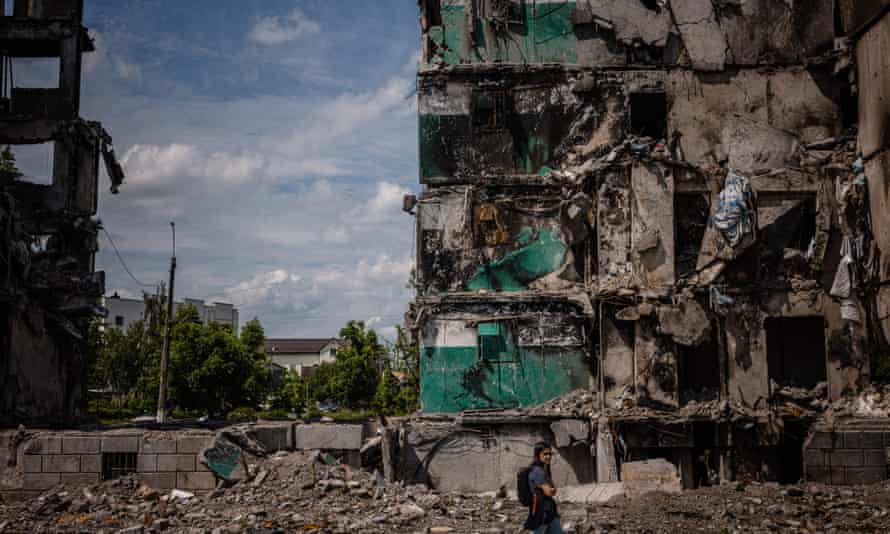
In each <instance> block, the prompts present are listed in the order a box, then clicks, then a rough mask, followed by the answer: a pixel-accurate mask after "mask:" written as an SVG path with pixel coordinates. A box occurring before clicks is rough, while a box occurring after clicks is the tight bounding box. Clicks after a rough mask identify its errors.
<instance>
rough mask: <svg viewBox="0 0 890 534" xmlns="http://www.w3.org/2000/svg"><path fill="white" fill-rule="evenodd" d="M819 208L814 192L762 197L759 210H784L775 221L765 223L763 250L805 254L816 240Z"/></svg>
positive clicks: (762, 238)
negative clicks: (792, 251)
mask: <svg viewBox="0 0 890 534" xmlns="http://www.w3.org/2000/svg"><path fill="white" fill-rule="evenodd" d="M816 208H817V201H816V195H815V194H812V193H799V194H794V193H783V194H781V195H779V194H765V195H761V196H760V197H759V198H758V210H761V211H765V210H768V209H781V210H783V211H781V213H780V214H779V215H778V216H776V217H775V220H774V221H771V222H769V223H767V222H764V223H763V224H764V226H763V229H762V235H761V242H762V243H763V245H764V247H765V248H766V249H768V251H771V252H772V253H778V254H779V255H780V256H781V253H783V251H784V250H786V249H792V250H799V251H801V252H806V251H807V250H808V249H809V248H810V243H812V242H813V239H814V238H815V237H816V231H817V227H816Z"/></svg>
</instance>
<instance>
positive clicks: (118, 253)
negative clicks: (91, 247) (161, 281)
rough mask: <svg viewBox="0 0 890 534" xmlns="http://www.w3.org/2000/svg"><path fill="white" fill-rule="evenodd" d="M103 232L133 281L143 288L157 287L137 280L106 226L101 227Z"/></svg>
mask: <svg viewBox="0 0 890 534" xmlns="http://www.w3.org/2000/svg"><path fill="white" fill-rule="evenodd" d="M101 228H102V231H103V232H105V237H107V238H108V242H109V243H111V247H112V248H113V249H114V253H115V254H116V255H117V259H118V260H119V261H120V262H121V265H122V266H123V267H124V270H125V271H127V274H128V275H130V278H132V279H133V281H134V282H136V283H137V284H138V285H140V286H142V287H155V286H154V284H144V283H142V282H140V281H139V279H138V278H136V277H135V276H134V275H133V273H132V272H131V271H130V268H129V267H127V262H125V261H124V257H123V256H121V253H120V251H119V250H118V249H117V245H115V244H114V239H111V234H109V233H108V230H106V229H105V227H104V226H102V227H101Z"/></svg>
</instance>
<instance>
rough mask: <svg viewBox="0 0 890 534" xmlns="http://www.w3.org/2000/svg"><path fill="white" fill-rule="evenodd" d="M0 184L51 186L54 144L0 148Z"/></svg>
mask: <svg viewBox="0 0 890 534" xmlns="http://www.w3.org/2000/svg"><path fill="white" fill-rule="evenodd" d="M0 154H2V155H0V183H3V182H13V181H16V182H27V183H30V184H38V185H52V183H53V166H54V163H55V154H56V144H55V142H54V141H48V142H46V143H38V144H33V145H14V146H9V145H6V146H0Z"/></svg>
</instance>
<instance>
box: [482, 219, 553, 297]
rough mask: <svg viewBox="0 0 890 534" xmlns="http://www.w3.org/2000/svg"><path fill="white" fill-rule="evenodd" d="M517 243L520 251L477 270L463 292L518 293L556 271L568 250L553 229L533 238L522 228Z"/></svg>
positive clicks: (541, 231) (526, 228)
mask: <svg viewBox="0 0 890 534" xmlns="http://www.w3.org/2000/svg"><path fill="white" fill-rule="evenodd" d="M517 242H518V244H519V245H522V248H520V249H517V250H514V251H513V252H510V253H508V254H506V255H505V256H504V257H503V258H501V259H499V260H496V261H493V262H491V263H489V264H487V265H483V266H482V267H480V268H479V270H477V271H476V273H475V274H474V275H473V277H472V278H471V279H470V281H469V282H467V289H469V290H470V291H479V290H480V289H485V290H488V291H522V290H524V289H528V285H529V284H530V283H532V282H534V281H535V280H537V279H538V278H541V277H542V276H546V275H548V274H550V273H552V272H553V271H555V270H557V269H559V268H560V267H561V266H562V264H563V263H564V262H565V259H566V252H568V247H567V246H566V244H565V243H564V242H563V240H562V236H561V234H560V232H559V230H558V229H556V228H542V229H540V230H538V235H537V238H535V237H534V230H532V229H531V228H528V227H523V228H522V230H521V231H520V233H519V237H518V239H517Z"/></svg>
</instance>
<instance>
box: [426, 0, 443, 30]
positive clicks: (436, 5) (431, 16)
mask: <svg viewBox="0 0 890 534" xmlns="http://www.w3.org/2000/svg"><path fill="white" fill-rule="evenodd" d="M423 14H424V16H425V17H426V23H427V25H428V26H441V25H442V3H441V0H426V2H425V5H424V10H423Z"/></svg>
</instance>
